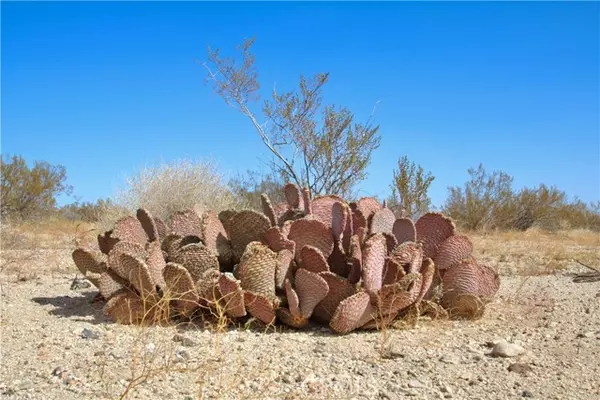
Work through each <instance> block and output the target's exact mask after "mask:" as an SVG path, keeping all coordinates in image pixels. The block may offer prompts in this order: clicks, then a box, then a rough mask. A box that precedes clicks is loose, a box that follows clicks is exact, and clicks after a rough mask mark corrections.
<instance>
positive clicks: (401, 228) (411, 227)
mask: <svg viewBox="0 0 600 400" xmlns="http://www.w3.org/2000/svg"><path fill="white" fill-rule="evenodd" d="M392 233H393V234H394V236H396V240H398V244H402V243H404V242H416V241H417V230H416V228H415V223H414V222H413V221H412V219H410V218H398V219H397V220H396V221H394V226H393V227H392Z"/></svg>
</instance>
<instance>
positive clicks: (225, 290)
mask: <svg viewBox="0 0 600 400" xmlns="http://www.w3.org/2000/svg"><path fill="white" fill-rule="evenodd" d="M219 292H220V293H221V298H220V299H219V302H220V303H221V304H222V305H223V308H224V309H225V313H226V314H227V315H229V316H230V317H232V318H239V317H243V316H245V315H246V307H245V305H244V292H243V290H242V287H241V286H240V282H239V281H238V280H236V279H235V278H233V276H230V274H221V276H219Z"/></svg>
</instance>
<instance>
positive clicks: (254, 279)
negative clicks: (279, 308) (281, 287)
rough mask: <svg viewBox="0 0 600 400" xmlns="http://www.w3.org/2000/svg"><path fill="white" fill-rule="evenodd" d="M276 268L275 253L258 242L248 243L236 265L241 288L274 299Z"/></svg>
mask: <svg viewBox="0 0 600 400" xmlns="http://www.w3.org/2000/svg"><path fill="white" fill-rule="evenodd" d="M276 269H277V253H275V252H274V251H272V250H271V249H269V248H268V247H267V246H265V245H264V244H262V243H260V242H251V243H249V244H248V246H247V247H246V251H245V252H244V255H243V256H242V259H241V261H240V264H239V266H238V275H239V278H240V280H241V282H242V283H241V285H242V288H243V289H244V290H247V291H250V292H253V293H255V294H259V295H262V296H264V297H265V298H267V299H271V300H272V299H274V298H275V270H276Z"/></svg>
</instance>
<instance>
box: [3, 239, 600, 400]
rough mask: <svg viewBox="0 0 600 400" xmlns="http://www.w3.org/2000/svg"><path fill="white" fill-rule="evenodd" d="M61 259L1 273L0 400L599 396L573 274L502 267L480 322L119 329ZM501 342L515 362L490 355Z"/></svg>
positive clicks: (581, 288)
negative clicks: (338, 329) (337, 328)
mask: <svg viewBox="0 0 600 400" xmlns="http://www.w3.org/2000/svg"><path fill="white" fill-rule="evenodd" d="M598 250H599V249H598V247H593V248H591V251H592V252H595V254H596V255H597V254H598V253H597V252H598ZM47 251H48V252H51V250H47ZM69 253H70V250H68V249H64V251H63V252H62V255H59V256H57V255H56V254H54V253H52V254H53V255H52V257H50V256H48V257H42V258H40V259H38V262H40V260H41V261H43V260H48V259H52V260H58V259H60V260H62V261H61V262H62V263H63V264H62V266H61V267H60V268H58V269H56V270H54V271H52V268H48V271H46V270H45V269H44V268H43V266H39V269H38V270H37V271H38V272H35V273H29V274H24V273H22V272H21V273H15V272H14V271H12V272H7V271H6V270H5V271H4V272H3V273H2V274H0V279H1V282H2V284H1V286H0V288H1V311H2V313H1V320H0V324H1V342H0V343H1V353H0V355H1V362H0V396H1V397H2V398H7V399H57V400H58V399H115V398H133V399H148V398H153V399H182V400H183V399H190V400H191V399H221V398H223V399H402V398H405V397H412V398H415V399H445V398H453V399H518V398H523V397H525V398H527V397H531V398H537V399H561V400H562V399H596V400H597V399H600V362H599V360H600V282H592V283H574V282H572V276H571V274H572V272H573V271H576V270H578V271H581V268H578V267H577V266H576V264H573V265H572V266H571V267H569V268H564V269H561V270H560V271H556V272H554V273H552V274H550V275H539V276H536V275H527V276H523V275H515V274H514V273H513V272H511V271H512V270H511V269H501V272H502V276H501V278H502V285H501V290H500V292H499V294H498V296H497V297H496V299H495V301H494V302H493V303H491V304H489V305H488V307H487V309H486V312H485V315H484V317H483V318H482V319H480V320H477V321H448V320H435V321H431V320H429V319H421V320H419V321H418V322H417V324H416V326H415V327H408V328H406V329H389V330H386V331H384V332H377V331H357V332H353V333H350V334H348V335H344V336H339V335H335V334H332V333H331V332H330V331H329V330H328V329H325V328H323V327H319V326H314V327H311V328H309V329H306V330H304V331H294V330H289V329H281V328H278V330H277V331H273V330H271V331H268V332H264V331H261V330H259V329H256V328H251V327H239V328H236V329H224V330H221V331H219V329H218V327H215V326H206V325H204V326H202V325H199V324H197V325H196V326H190V325H180V326H177V327H175V326H171V327H133V326H122V325H117V324H115V323H113V322H112V321H110V320H108V319H107V318H106V317H105V316H104V315H103V314H102V309H101V308H102V303H98V302H92V300H93V298H94V296H95V294H96V293H97V292H96V290H95V289H94V288H93V287H92V288H82V289H72V288H71V284H72V281H73V278H74V276H75V273H74V272H75V267H74V266H72V265H71V264H70V261H69ZM592 254H593V253H592ZM54 262H55V261H54ZM517 269H518V268H517ZM502 340H505V341H507V342H509V343H510V344H511V345H516V346H520V347H521V348H522V349H523V352H522V353H521V354H518V355H514V356H512V357H494V356H492V355H490V353H491V352H492V347H493V345H494V344H495V343H497V342H499V341H502Z"/></svg>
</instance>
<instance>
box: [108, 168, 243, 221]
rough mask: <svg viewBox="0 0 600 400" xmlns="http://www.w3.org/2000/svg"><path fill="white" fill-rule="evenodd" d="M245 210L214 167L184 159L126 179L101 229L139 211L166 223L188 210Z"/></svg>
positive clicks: (145, 170) (110, 205)
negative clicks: (177, 214)
mask: <svg viewBox="0 0 600 400" xmlns="http://www.w3.org/2000/svg"><path fill="white" fill-rule="evenodd" d="M243 206H245V203H244V202H243V201H241V200H239V199H238V198H237V197H236V196H235V195H234V193H233V192H232V191H231V189H230V188H229V187H228V186H227V184H226V183H224V182H223V177H222V176H221V174H220V173H219V171H218V170H217V168H216V165H215V163H213V162H211V161H194V160H188V159H182V160H177V161H174V162H172V163H163V164H160V165H157V166H151V167H145V168H142V169H140V170H139V171H138V172H137V173H136V174H134V175H133V176H132V177H130V178H129V179H127V182H126V185H125V187H123V188H121V189H119V190H118V191H117V193H116V195H115V196H114V198H113V199H112V202H110V203H107V204H106V205H104V207H103V210H102V216H101V218H100V225H101V227H102V228H103V229H104V228H107V227H110V226H112V225H113V224H114V222H115V221H116V220H117V219H119V218H120V217H123V216H125V215H131V214H133V213H135V210H137V209H138V208H139V207H143V208H146V209H148V210H149V211H150V212H151V213H152V214H153V215H154V216H158V217H161V218H163V219H167V218H168V216H169V215H171V214H172V213H174V212H175V211H179V210H182V209H185V208H195V209H196V210H197V211H199V212H200V213H202V212H204V211H205V210H207V209H210V210H214V211H221V210H224V209H228V208H240V207H243Z"/></svg>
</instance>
